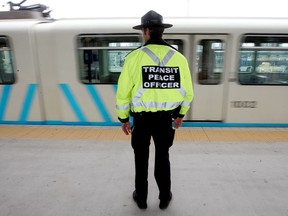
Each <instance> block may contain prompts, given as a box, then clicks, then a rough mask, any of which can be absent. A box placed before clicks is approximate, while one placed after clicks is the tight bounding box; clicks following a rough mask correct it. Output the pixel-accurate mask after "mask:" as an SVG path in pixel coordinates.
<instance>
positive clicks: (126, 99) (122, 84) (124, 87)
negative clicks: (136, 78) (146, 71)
mask: <svg viewBox="0 0 288 216" xmlns="http://www.w3.org/2000/svg"><path fill="white" fill-rule="evenodd" d="M129 65H130V62H129V60H128V58H127V59H126V60H125V62H124V65H123V68H122V72H121V74H120V76H119V79H118V86H117V92H116V114H117V116H118V119H119V120H120V121H121V122H127V121H129V112H130V103H131V92H132V88H133V83H132V79H131V76H130V73H131V71H130V70H129V68H130V66H129Z"/></svg>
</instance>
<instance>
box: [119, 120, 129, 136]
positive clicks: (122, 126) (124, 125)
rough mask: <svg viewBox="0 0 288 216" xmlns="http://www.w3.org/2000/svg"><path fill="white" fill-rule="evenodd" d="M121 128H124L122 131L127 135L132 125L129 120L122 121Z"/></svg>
mask: <svg viewBox="0 0 288 216" xmlns="http://www.w3.org/2000/svg"><path fill="white" fill-rule="evenodd" d="M121 128H122V131H123V132H124V133H125V134H126V135H129V133H131V126H130V123H129V121H128V122H125V123H122V125H121Z"/></svg>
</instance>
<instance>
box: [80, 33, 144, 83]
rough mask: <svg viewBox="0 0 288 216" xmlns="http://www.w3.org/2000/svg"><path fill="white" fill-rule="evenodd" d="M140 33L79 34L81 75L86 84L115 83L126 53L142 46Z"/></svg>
mask: <svg viewBox="0 0 288 216" xmlns="http://www.w3.org/2000/svg"><path fill="white" fill-rule="evenodd" d="M141 44H142V43H141V41H140V37H139V35H80V36H78V62H79V76H80V80H81V82H82V83H84V84H96V83H100V84H109V83H110V84H113V83H114V84H115V83H117V81H118V78H119V75H120V73H121V70H122V67H123V63H124V60H125V57H126V55H127V54H128V53H129V52H131V51H132V50H133V49H136V48H137V47H139V46H141Z"/></svg>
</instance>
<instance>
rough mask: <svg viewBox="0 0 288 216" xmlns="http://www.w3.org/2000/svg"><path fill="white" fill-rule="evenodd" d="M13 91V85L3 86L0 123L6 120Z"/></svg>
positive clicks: (0, 97) (0, 99)
mask: <svg viewBox="0 0 288 216" xmlns="http://www.w3.org/2000/svg"><path fill="white" fill-rule="evenodd" d="M11 89H12V85H4V86H3V90H2V94H1V95H0V121H3V120H4V116H5V113H6V110H7V105H8V102H9V98H10V93H11Z"/></svg>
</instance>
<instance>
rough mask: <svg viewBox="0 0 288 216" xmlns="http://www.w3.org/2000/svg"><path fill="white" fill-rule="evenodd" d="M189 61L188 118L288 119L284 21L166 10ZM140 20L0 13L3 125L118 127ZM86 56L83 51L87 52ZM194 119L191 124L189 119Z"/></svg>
mask: <svg viewBox="0 0 288 216" xmlns="http://www.w3.org/2000/svg"><path fill="white" fill-rule="evenodd" d="M165 22H167V23H172V24H173V27H172V28H171V29H167V30H166V31H165V35H164V38H165V39H166V40H167V41H168V42H170V43H172V44H173V45H175V46H176V47H177V48H178V49H179V51H180V52H182V53H183V54H184V55H185V56H186V57H187V59H188V61H189V64H190V69H191V73H192V79H193V85H194V91H195V98H194V100H193V103H192V106H191V109H190V110H189V112H188V113H187V115H186V116H185V121H186V123H185V124H186V125H187V126H190V125H197V124H198V125H199V122H202V124H203V122H204V123H205V124H206V123H207V122H209V123H210V124H211V125H212V124H215V123H221V124H223V125H241V124H242V125H269V126H278V125H280V126H288V109H287V108H288V69H286V67H287V68H288V19H275V18H273V19H271V18H269V19H256V18H254V19H248V18H241V19H237V18H231V19H228V18H214V19H212V18H171V19H170V18H167V19H165ZM138 23H139V18H135V19H132V18H97V19H60V20H54V21H52V20H41V19H14V20H0V38H1V41H0V42H1V44H0V53H1V58H2V61H1V62H2V63H1V64H2V65H0V123H2V124H4V123H5V124H73V125H117V124H119V123H118V120H117V116H116V113H115V93H116V89H117V77H118V76H119V74H120V72H121V66H122V64H123V60H124V57H125V54H127V53H128V52H129V51H130V50H132V49H134V48H136V47H137V46H138V45H140V44H142V41H141V40H142V38H141V35H140V34H139V32H137V31H135V30H133V29H132V26H134V25H137V24H138ZM85 55H86V57H85ZM195 122H198V123H195Z"/></svg>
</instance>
